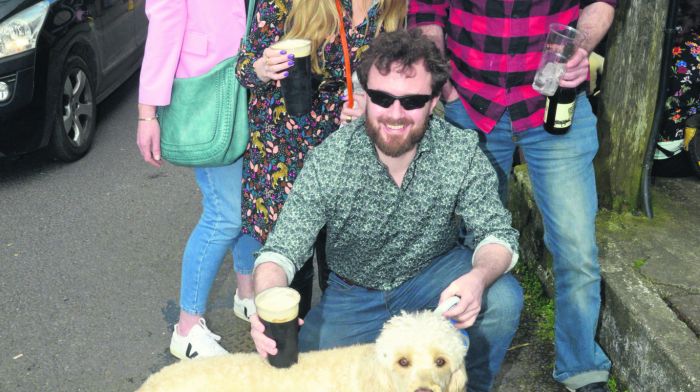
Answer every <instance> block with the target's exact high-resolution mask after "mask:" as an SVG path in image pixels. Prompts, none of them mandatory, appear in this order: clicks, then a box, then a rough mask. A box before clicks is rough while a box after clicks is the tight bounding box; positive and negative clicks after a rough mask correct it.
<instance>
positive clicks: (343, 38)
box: [335, 0, 355, 107]
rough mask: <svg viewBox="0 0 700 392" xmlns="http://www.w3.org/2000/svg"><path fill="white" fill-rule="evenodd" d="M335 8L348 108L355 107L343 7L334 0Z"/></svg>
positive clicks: (337, 0) (338, 0)
mask: <svg viewBox="0 0 700 392" xmlns="http://www.w3.org/2000/svg"><path fill="white" fill-rule="evenodd" d="M335 7H336V8H337V9H338V17H339V18H340V26H339V27H340V42H341V43H342V46H343V58H344V60H345V84H346V86H347V89H348V107H353V106H355V101H354V99H353V94H352V72H351V71H350V50H349V49H348V39H347V37H346V35H345V23H344V20H345V19H344V18H343V6H342V5H341V4H340V0H335Z"/></svg>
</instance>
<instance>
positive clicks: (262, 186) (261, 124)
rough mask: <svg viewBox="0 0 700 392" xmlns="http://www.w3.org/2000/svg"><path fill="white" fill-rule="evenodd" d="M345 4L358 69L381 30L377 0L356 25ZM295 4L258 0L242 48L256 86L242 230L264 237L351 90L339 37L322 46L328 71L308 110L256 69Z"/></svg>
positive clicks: (249, 80)
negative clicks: (297, 111) (291, 102)
mask: <svg viewBox="0 0 700 392" xmlns="http://www.w3.org/2000/svg"><path fill="white" fill-rule="evenodd" d="M311 1H313V0H311ZM342 5H343V7H344V9H345V15H344V23H345V29H346V33H347V42H348V46H349V47H350V56H351V59H352V61H351V63H352V68H353V69H354V68H355V67H356V65H357V63H358V61H359V57H360V55H361V53H362V52H363V51H364V50H365V49H366V47H367V45H368V43H369V41H370V40H371V39H372V37H374V35H375V32H376V28H377V20H378V15H377V11H378V7H377V1H374V2H373V4H372V7H371V8H370V10H369V11H368V15H367V18H366V19H365V20H364V21H363V22H362V23H361V24H360V25H358V26H356V27H354V26H353V25H352V19H351V18H352V1H351V0H342ZM291 6H292V1H291V0H258V5H257V8H256V12H255V16H254V20H253V23H252V26H251V30H250V32H249V33H248V42H247V43H246V44H245V45H243V47H242V48H241V51H240V55H239V59H238V67H237V77H238V79H239V80H240V81H241V83H242V84H243V85H244V86H246V87H248V88H249V89H250V103H249V106H248V113H249V117H250V124H249V129H250V142H249V144H248V148H247V150H246V152H245V154H244V155H243V184H242V185H243V186H242V197H241V213H242V215H243V224H242V227H243V229H242V230H243V232H245V233H247V234H251V235H252V236H253V237H255V238H256V239H257V240H258V241H260V242H265V240H266V239H267V235H268V233H269V232H270V230H271V229H272V227H273V225H274V222H275V221H276V220H277V217H278V216H279V213H280V210H281V208H282V205H283V204H284V201H285V200H286V198H287V195H288V194H289V192H290V191H291V189H292V184H293V183H294V180H295V179H296V178H297V176H298V175H299V172H300V171H301V168H302V166H303V163H304V157H305V156H306V154H307V153H308V152H309V151H310V150H311V149H312V148H313V147H314V146H316V145H318V144H319V143H321V142H322V141H323V140H324V139H325V138H326V137H327V136H328V135H330V134H331V133H332V132H334V131H335V130H336V129H338V127H339V125H340V119H339V117H340V111H341V109H342V107H343V102H344V101H343V100H342V99H341V96H342V95H343V92H344V90H345V74H344V60H343V50H342V44H341V40H340V38H339V36H338V37H337V38H336V40H335V42H333V43H331V44H330V45H327V46H326V47H325V48H321V51H319V54H320V53H321V52H322V53H323V55H324V56H325V66H324V67H323V68H324V70H323V75H318V76H319V80H318V81H317V82H318V84H319V87H318V89H317V94H316V96H315V97H314V98H313V102H312V107H311V112H310V113H309V114H307V115H303V116H292V115H289V114H287V112H286V109H285V106H284V102H283V100H282V91H281V89H280V88H278V87H276V85H275V83H274V82H268V83H263V82H262V81H261V80H260V79H259V78H258V77H257V75H256V74H255V70H254V69H253V63H254V62H255V60H257V59H258V58H260V57H261V56H262V52H263V50H265V48H267V47H269V46H270V45H272V44H273V43H275V42H277V41H279V40H280V38H281V37H282V36H283V35H284V22H285V18H286V16H287V13H288V11H289V9H290V8H291Z"/></svg>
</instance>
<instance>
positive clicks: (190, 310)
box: [180, 304, 204, 317]
mask: <svg viewBox="0 0 700 392" xmlns="http://www.w3.org/2000/svg"><path fill="white" fill-rule="evenodd" d="M180 311H182V312H185V313H187V314H191V315H194V316H200V317H202V316H204V310H202V311H199V310H195V309H193V308H185V307H183V306H182V304H180Z"/></svg>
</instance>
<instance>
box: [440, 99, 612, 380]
mask: <svg viewBox="0 0 700 392" xmlns="http://www.w3.org/2000/svg"><path fill="white" fill-rule="evenodd" d="M445 118H446V119H447V120H448V121H449V122H451V123H452V124H454V125H456V126H458V127H460V128H472V129H475V128H476V126H475V125H474V123H473V122H472V120H471V119H470V118H469V116H468V115H467V113H466V111H465V109H464V106H463V105H462V103H461V101H459V100H457V101H454V102H449V103H447V104H446V105H445ZM482 136H483V138H482V142H481V143H480V146H481V148H482V149H483V150H484V152H486V154H487V155H488V157H489V159H490V160H491V163H492V164H493V165H494V167H495V168H496V171H497V173H498V178H499V193H500V195H501V199H502V200H506V199H507V193H508V176H509V174H510V170H511V166H512V164H513V152H514V151H515V147H516V146H520V149H521V150H522V152H523V154H524V156H525V161H526V162H527V166H528V172H529V175H530V180H531V182H532V189H533V191H534V196H535V201H536V203H537V206H538V207H539V210H540V212H541V213H542V217H543V220H544V231H545V234H544V242H545V245H546V246H547V249H549V251H550V252H551V253H552V256H553V257H554V266H553V270H554V271H553V272H554V284H555V298H554V302H555V322H554V335H555V338H554V340H555V341H554V343H555V350H556V359H555V366H554V374H553V376H554V379H555V380H557V381H558V382H561V383H563V384H564V385H566V386H567V387H569V388H574V389H575V388H579V387H581V386H583V385H586V384H589V383H593V382H600V381H606V380H607V379H608V372H609V370H610V360H608V358H607V356H606V355H605V353H604V352H603V350H602V349H601V348H600V346H599V345H598V344H597V343H596V342H595V334H596V328H597V325H598V315H599V312H600V301H601V299H600V266H599V264H598V247H597V246H596V239H595V217H596V212H597V209H598V198H597V194H596V186H595V173H594V170H593V157H594V156H595V154H596V152H597V151H598V135H597V133H596V118H595V116H594V115H593V113H592V111H591V105H590V103H589V102H588V99H587V98H586V96H585V95H584V94H580V95H579V96H578V97H577V100H576V112H575V114H574V122H573V126H572V127H571V130H569V132H568V133H567V134H565V135H561V136H558V135H551V134H549V133H547V132H546V131H545V130H544V128H542V127H537V128H531V129H527V130H525V131H522V132H513V130H512V127H511V122H510V116H509V114H508V112H507V111H506V112H505V113H504V114H503V116H502V117H501V119H500V120H499V122H498V123H497V124H496V127H495V128H494V129H493V131H491V133H488V134H482ZM484 139H485V140H484Z"/></svg>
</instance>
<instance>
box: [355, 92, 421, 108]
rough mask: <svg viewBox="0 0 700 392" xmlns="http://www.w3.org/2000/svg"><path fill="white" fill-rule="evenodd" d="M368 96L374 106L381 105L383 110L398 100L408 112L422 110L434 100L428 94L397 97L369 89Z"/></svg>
mask: <svg viewBox="0 0 700 392" xmlns="http://www.w3.org/2000/svg"><path fill="white" fill-rule="evenodd" d="M367 95H369V99H370V100H371V101H372V102H374V104H376V105H379V106H381V107H383V108H388V107H390V106H391V105H393V104H394V101H396V100H397V99H398V100H399V103H400V104H401V106H402V107H403V108H404V109H406V110H415V109H420V108H422V107H423V106H425V104H426V103H427V102H428V101H430V99H431V98H432V96H431V95H426V94H413V95H402V96H400V97H397V96H395V95H391V94H389V93H385V92H384V91H379V90H371V89H367Z"/></svg>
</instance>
